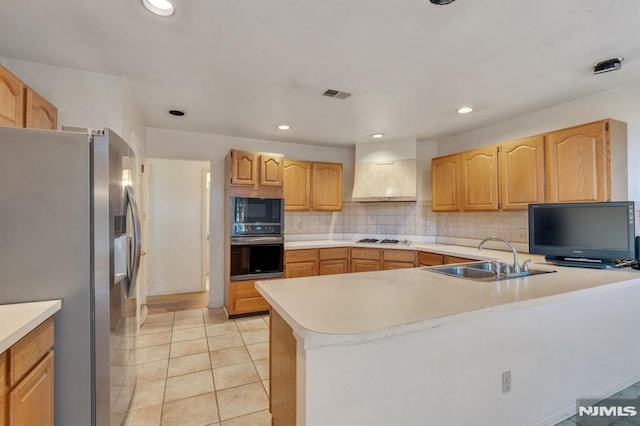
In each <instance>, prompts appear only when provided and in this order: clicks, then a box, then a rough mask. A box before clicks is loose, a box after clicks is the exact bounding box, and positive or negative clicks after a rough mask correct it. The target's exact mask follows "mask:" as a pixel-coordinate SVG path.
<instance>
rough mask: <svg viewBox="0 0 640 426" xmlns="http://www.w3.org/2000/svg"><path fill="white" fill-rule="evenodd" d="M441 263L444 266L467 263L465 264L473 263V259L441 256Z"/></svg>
mask: <svg viewBox="0 0 640 426" xmlns="http://www.w3.org/2000/svg"><path fill="white" fill-rule="evenodd" d="M442 261H443V263H444V264H445V265H446V264H448V263H467V262H475V260H473V259H467V258H466V257H457V256H449V255H446V254H445V255H443V256H442Z"/></svg>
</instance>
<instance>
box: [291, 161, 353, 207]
mask: <svg viewBox="0 0 640 426" xmlns="http://www.w3.org/2000/svg"><path fill="white" fill-rule="evenodd" d="M283 192H284V208H285V210H287V211H340V210H342V164H341V163H314V162H310V161H297V160H288V159H287V160H284V185H283Z"/></svg>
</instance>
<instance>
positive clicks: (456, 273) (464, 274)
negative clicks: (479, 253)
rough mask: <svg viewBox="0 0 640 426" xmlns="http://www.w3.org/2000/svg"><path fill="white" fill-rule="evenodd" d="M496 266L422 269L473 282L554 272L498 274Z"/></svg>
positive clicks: (463, 265) (471, 264) (468, 265)
mask: <svg viewBox="0 0 640 426" xmlns="http://www.w3.org/2000/svg"><path fill="white" fill-rule="evenodd" d="M496 269H497V266H496V264H495V263H493V262H477V263H465V264H461V265H454V266H450V265H444V266H435V267H430V268H423V270H424V271H429V272H435V273H438V274H444V275H449V276H451V277H457V278H464V279H468V280H473V281H480V282H490V281H500V280H508V279H511V278H522V277H528V276H531V275H539V274H547V273H550V272H555V271H546V270H542V269H529V270H528V271H521V272H518V273H508V274H506V273H503V272H500V273H498V272H497V271H496Z"/></svg>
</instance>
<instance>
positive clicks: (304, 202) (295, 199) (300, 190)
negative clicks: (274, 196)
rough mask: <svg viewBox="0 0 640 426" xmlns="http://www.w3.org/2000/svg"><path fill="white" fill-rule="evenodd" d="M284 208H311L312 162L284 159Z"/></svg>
mask: <svg viewBox="0 0 640 426" xmlns="http://www.w3.org/2000/svg"><path fill="white" fill-rule="evenodd" d="M282 189H283V192H284V209H285V210H287V211H309V210H311V162H309V161H297V160H288V159H285V160H284V185H283V188H282Z"/></svg>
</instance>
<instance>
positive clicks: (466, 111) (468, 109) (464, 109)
mask: <svg viewBox="0 0 640 426" xmlns="http://www.w3.org/2000/svg"><path fill="white" fill-rule="evenodd" d="M471 111H473V108H471V107H462V108H459V109H458V114H469V113H470V112H471Z"/></svg>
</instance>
